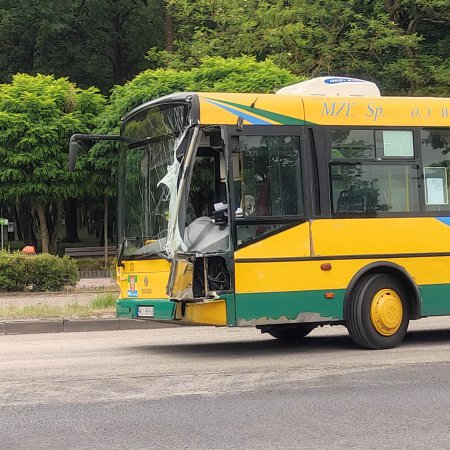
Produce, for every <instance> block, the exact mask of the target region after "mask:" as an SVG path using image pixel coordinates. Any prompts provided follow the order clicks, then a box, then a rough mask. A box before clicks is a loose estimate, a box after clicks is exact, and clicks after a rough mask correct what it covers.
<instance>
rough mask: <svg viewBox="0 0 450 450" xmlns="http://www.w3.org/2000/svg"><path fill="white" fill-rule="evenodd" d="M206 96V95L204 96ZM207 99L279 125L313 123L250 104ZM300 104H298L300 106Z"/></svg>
mask: <svg viewBox="0 0 450 450" xmlns="http://www.w3.org/2000/svg"><path fill="white" fill-rule="evenodd" d="M205 98H207V97H205ZM209 100H214V101H216V102H218V103H225V104H226V105H230V106H235V107H237V108H240V109H242V110H244V111H247V112H250V113H253V114H256V115H259V116H261V117H264V118H265V119H269V120H273V121H274V122H278V123H280V124H281V125H308V124H310V125H313V124H312V123H310V122H306V121H304V120H301V119H297V118H295V117H291V116H286V115H284V114H278V113H274V112H271V111H267V110H265V109H259V108H252V107H250V106H247V105H242V104H240V103H235V102H229V101H226V100H217V99H214V98H211V99H209ZM300 106H301V105H299V107H300Z"/></svg>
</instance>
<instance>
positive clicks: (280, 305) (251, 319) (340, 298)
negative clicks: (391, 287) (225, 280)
mask: <svg viewBox="0 0 450 450" xmlns="http://www.w3.org/2000/svg"><path fill="white" fill-rule="evenodd" d="M327 292H333V293H334V298H332V299H327V298H325V294H326V293H327ZM344 295H345V290H344V289H340V290H329V291H324V290H317V291H300V292H297V291H294V292H263V293H253V294H236V322H237V325H258V324H267V323H271V322H272V323H276V322H278V323H289V322H302V321H303V322H320V321H323V322H328V321H329V322H331V321H338V320H343V304H344Z"/></svg>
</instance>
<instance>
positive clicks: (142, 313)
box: [137, 306, 155, 317]
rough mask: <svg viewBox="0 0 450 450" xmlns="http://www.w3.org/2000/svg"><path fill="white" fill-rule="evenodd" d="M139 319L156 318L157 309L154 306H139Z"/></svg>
mask: <svg viewBox="0 0 450 450" xmlns="http://www.w3.org/2000/svg"><path fill="white" fill-rule="evenodd" d="M137 315H138V317H154V316H155V307H154V306H138V314H137Z"/></svg>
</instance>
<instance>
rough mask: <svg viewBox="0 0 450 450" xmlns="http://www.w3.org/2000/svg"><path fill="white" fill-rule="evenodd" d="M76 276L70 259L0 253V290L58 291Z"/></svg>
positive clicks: (75, 269) (46, 255) (74, 267)
mask: <svg viewBox="0 0 450 450" xmlns="http://www.w3.org/2000/svg"><path fill="white" fill-rule="evenodd" d="M77 279H78V268H77V265H76V263H75V261H73V260H71V259H70V258H67V257H62V258H61V257H59V256H53V255H49V254H40V255H32V256H28V255H23V254H22V253H20V252H14V253H8V252H5V251H3V252H0V291H23V290H26V289H31V290H33V291H60V290H62V289H63V288H64V287H66V286H74V285H75V284H76V282H77Z"/></svg>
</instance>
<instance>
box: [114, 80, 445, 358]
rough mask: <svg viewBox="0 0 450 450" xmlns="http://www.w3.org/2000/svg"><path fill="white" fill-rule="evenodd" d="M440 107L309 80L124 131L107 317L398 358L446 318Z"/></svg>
mask: <svg viewBox="0 0 450 450" xmlns="http://www.w3.org/2000/svg"><path fill="white" fill-rule="evenodd" d="M449 114H450V99H444V98H407V97H405V98H399V97H381V96H380V95H379V91H378V89H377V87H376V86H375V85H374V84H373V83H369V82H366V81H362V80H356V79H352V78H336V77H323V78H320V79H315V80H310V81H308V82H304V83H300V84H298V85H294V86H289V87H287V88H283V89H281V90H280V91H278V93H277V94H218V93H180V94H174V95H169V96H166V97H163V98H160V99H157V100H154V101H151V102H148V103H146V104H143V105H141V106H140V107H138V108H136V109H134V110H133V111H131V112H130V113H129V114H127V116H126V117H125V118H124V119H123V126H122V135H121V136H120V137H117V139H120V140H123V142H124V146H123V147H124V148H123V150H122V153H121V159H120V171H119V172H120V175H119V205H118V206H119V207H118V209H119V239H121V240H122V242H123V243H122V247H121V253H120V258H119V262H118V269H117V275H118V281H119V284H120V288H121V294H120V298H119V300H118V301H117V314H118V316H119V317H131V318H139V319H144V318H145V319H153V320H170V321H180V322H192V323H201V324H209V325H216V326H233V327H234V326H256V327H257V328H259V329H261V331H262V332H263V333H269V334H271V335H273V336H275V337H277V338H280V339H290V340H295V339H299V338H302V337H304V336H306V335H307V334H308V333H309V332H310V331H311V330H313V329H314V328H315V327H317V326H321V325H345V326H346V327H347V329H348V331H349V334H350V336H351V337H352V339H353V340H354V341H355V343H356V344H357V345H359V346H361V347H364V348H370V349H381V348H390V347H393V346H395V345H397V344H398V343H399V342H400V341H401V340H402V339H403V337H404V335H405V333H406V330H407V327H408V323H409V321H410V320H413V319H419V318H421V317H426V316H435V315H445V314H450V271H449V267H450V204H449V177H448V167H449V164H450V117H449Z"/></svg>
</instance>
